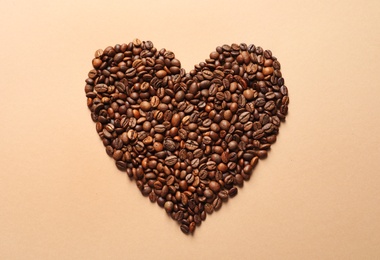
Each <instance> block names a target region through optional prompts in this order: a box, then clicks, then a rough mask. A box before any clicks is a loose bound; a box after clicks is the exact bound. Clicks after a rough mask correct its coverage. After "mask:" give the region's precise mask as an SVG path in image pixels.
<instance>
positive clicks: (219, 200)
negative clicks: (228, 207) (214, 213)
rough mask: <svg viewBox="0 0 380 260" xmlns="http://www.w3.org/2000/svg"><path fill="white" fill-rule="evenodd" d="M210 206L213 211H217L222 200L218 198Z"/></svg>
mask: <svg viewBox="0 0 380 260" xmlns="http://www.w3.org/2000/svg"><path fill="white" fill-rule="evenodd" d="M212 206H213V207H214V209H215V210H218V209H220V208H221V207H222V200H221V199H220V198H219V197H216V198H215V199H214V201H213V202H212Z"/></svg>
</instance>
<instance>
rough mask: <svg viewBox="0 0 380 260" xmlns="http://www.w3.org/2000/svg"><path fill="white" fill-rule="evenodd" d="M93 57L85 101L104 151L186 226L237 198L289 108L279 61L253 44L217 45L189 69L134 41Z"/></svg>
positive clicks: (192, 226) (163, 52) (190, 230)
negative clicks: (104, 148) (239, 189)
mask: <svg viewBox="0 0 380 260" xmlns="http://www.w3.org/2000/svg"><path fill="white" fill-rule="evenodd" d="M92 65H93V69H92V70H90V72H89V73H88V78H87V79H86V86H85V93H86V97H87V106H88V108H89V109H90V111H91V117H92V120H93V121H94V122H95V123H96V130H97V132H98V134H99V136H100V138H101V140H102V141H103V144H104V146H105V147H106V153H107V154H108V155H109V156H111V157H113V159H115V161H116V166H117V168H118V169H119V170H122V171H125V172H126V173H127V174H128V176H129V177H130V178H132V179H134V180H135V181H136V184H137V187H138V188H139V190H140V191H141V193H142V194H143V195H144V196H148V197H149V199H150V200H151V201H152V202H157V204H158V205H159V206H160V207H163V208H164V209H165V210H166V212H167V213H168V214H169V215H170V216H171V217H172V219H174V220H176V221H177V222H178V223H179V224H180V229H181V230H182V232H183V233H185V234H189V233H193V232H194V230H195V228H196V226H199V225H200V224H201V223H202V222H203V221H204V220H205V219H206V217H207V214H212V213H213V211H215V210H219V209H220V208H221V206H222V204H223V203H224V202H226V201H227V200H228V198H231V197H234V196H236V194H237V192H238V188H237V187H238V186H243V184H244V181H247V180H249V178H250V176H251V174H252V172H253V169H254V167H255V166H256V165H257V163H258V161H259V159H263V158H265V157H267V151H268V150H269V149H270V147H271V144H273V143H274V142H275V141H276V136H277V134H278V130H279V127H280V124H281V121H284V120H285V117H286V114H287V112H288V104H289V97H288V90H287V87H286V86H285V82H284V79H283V77H282V73H281V71H280V68H281V66H280V63H279V62H278V60H277V58H276V57H274V56H273V55H272V52H271V51H269V50H263V49H262V48H261V47H256V46H255V45H253V44H251V45H249V46H248V45H246V44H244V43H242V44H240V45H238V44H231V45H227V44H224V45H222V46H218V47H217V48H216V50H215V51H213V52H211V53H210V55H209V58H208V59H206V60H205V61H204V62H200V63H199V64H198V65H195V67H194V69H193V70H191V71H190V72H189V73H186V72H185V70H184V69H183V68H181V63H180V61H179V60H178V59H176V58H175V55H174V53H173V52H171V51H168V50H166V49H164V48H163V49H161V50H157V49H156V48H155V47H154V45H153V43H152V42H151V41H140V40H139V39H135V40H133V42H130V43H128V44H116V45H115V46H113V47H112V46H108V47H107V48H105V49H104V51H103V50H98V51H96V52H95V58H94V59H93V60H92Z"/></svg>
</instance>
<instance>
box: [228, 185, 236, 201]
mask: <svg viewBox="0 0 380 260" xmlns="http://www.w3.org/2000/svg"><path fill="white" fill-rule="evenodd" d="M237 193H238V189H237V188H236V187H233V188H231V189H229V191H228V196H230V197H231V198H232V197H235V196H236V195H237Z"/></svg>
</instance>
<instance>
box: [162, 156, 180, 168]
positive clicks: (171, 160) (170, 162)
mask: <svg viewBox="0 0 380 260" xmlns="http://www.w3.org/2000/svg"><path fill="white" fill-rule="evenodd" d="M177 160H178V158H177V156H175V155H171V156H168V157H166V159H165V164H166V165H168V166H173V165H174V164H175V163H176V162H177Z"/></svg>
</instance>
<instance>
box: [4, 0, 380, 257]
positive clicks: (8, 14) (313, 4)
mask: <svg viewBox="0 0 380 260" xmlns="http://www.w3.org/2000/svg"><path fill="white" fill-rule="evenodd" d="M0 8H1V10H2V11H1V16H0V37H1V40H0V46H1V51H0V119H1V127H0V165H1V170H0V258H1V259H379V258H380V116H379V112H380V107H379V104H380V100H379V96H380V63H379V60H380V18H379V17H380V2H379V1H378V0H372V1H363V0H361V1H354V0H350V1H297V0H293V1H141V0H140V1H72V0H68V1H47V0H36V1H11V0H1V1H0ZM136 37H138V38H140V39H141V40H151V41H152V42H153V43H154V44H155V46H156V47H157V48H162V47H165V48H166V49H169V50H171V51H173V52H174V53H175V54H176V57H177V58H179V59H180V60H181V61H182V65H183V67H184V68H186V69H187V70H190V69H191V68H192V67H193V65H194V64H196V63H199V62H200V61H203V60H204V59H205V58H207V56H208V54H209V53H210V52H211V51H213V50H214V49H215V47H216V46H218V45H221V44H224V43H228V44H231V43H233V42H236V43H240V42H246V43H248V44H249V43H254V44H256V45H257V46H262V47H263V48H264V49H270V50H272V52H273V54H274V55H275V56H276V57H277V58H278V59H279V61H280V62H281V64H282V72H283V75H284V77H285V82H286V85H287V86H288V88H289V93H290V94H289V95H290V107H289V115H288V117H287V120H286V123H285V124H283V125H282V126H281V129H280V134H279V136H278V141H277V142H276V143H275V144H274V145H273V146H272V150H271V152H270V153H269V157H268V158H267V159H266V160H263V161H261V162H260V163H259V165H258V166H257V168H256V169H255V171H254V176H253V178H252V179H251V181H250V182H248V183H246V184H245V185H244V188H243V189H240V190H239V194H238V196H237V197H235V198H234V199H232V200H230V202H229V203H228V204H224V205H223V207H222V209H221V210H220V211H219V212H217V213H214V214H213V215H211V216H208V218H207V220H206V221H205V222H203V223H202V225H201V227H200V228H198V229H197V230H196V233H195V234H194V235H193V236H185V235H183V234H182V232H181V231H180V230H179V226H178V225H177V224H176V223H175V222H174V221H172V220H171V219H170V218H169V217H168V216H167V215H166V214H165V212H164V210H162V209H161V208H159V207H158V206H157V205H156V204H151V203H150V202H149V200H148V199H147V198H144V197H143V196H141V195H140V192H139V191H138V190H137V188H136V185H135V183H134V182H132V181H130V180H129V179H128V178H127V176H126V174H123V173H122V172H120V171H118V170H117V169H116V167H115V166H114V162H113V160H112V159H110V158H109V157H108V156H107V155H106V153H105V151H104V147H103V145H102V143H101V141H100V139H99V138H98V136H97V133H96V131H95V124H94V123H93V122H92V120H91V119H90V112H89V111H88V109H87V107H86V98H85V94H84V85H85V84H84V80H85V79H86V76H87V72H88V71H89V70H90V69H91V59H92V57H93V54H94V52H95V50H97V49H98V48H105V47H107V46H108V45H115V44H116V43H123V42H130V41H132V40H133V39H134V38H136Z"/></svg>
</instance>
